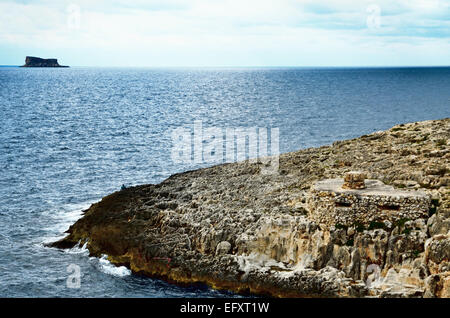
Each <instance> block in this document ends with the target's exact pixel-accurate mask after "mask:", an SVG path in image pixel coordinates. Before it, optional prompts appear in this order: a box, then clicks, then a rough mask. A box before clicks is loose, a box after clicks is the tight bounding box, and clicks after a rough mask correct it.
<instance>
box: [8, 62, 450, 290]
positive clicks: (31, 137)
mask: <svg viewBox="0 0 450 318" xmlns="http://www.w3.org/2000/svg"><path fill="white" fill-rule="evenodd" d="M449 116H450V68H226V69H225V68H203V69H195V68H186V69H181V68H168V69H156V68H76V67H74V68H69V69H30V68H18V67H2V68H0V124H1V125H0V127H1V129H0V171H1V172H0V297H234V296H235V295H233V294H231V293H226V292H218V291H214V290H212V289H210V288H207V287H199V286H196V287H191V288H185V287H179V286H174V285H170V284H168V283H165V282H163V281H160V280H156V279H150V278H145V277H140V276H136V275H133V274H131V273H130V272H129V271H128V270H127V269H126V268H124V267H115V266H113V265H111V264H110V263H109V262H108V261H106V260H105V259H98V258H90V257H89V256H88V253H87V251H86V250H85V249H83V248H74V249H71V250H65V251H63V250H58V249H53V248H48V247H45V246H44V244H45V243H46V242H52V241H54V240H56V239H58V238H61V237H63V236H64V231H66V230H67V229H68V227H69V225H71V224H72V223H73V222H74V221H76V220H77V219H78V218H79V217H80V216H81V211H82V210H83V209H85V208H87V207H89V205H90V204H91V203H93V202H96V201H98V200H99V199H101V198H102V197H103V196H105V195H107V194H109V193H111V192H114V191H117V190H119V189H120V188H121V186H122V185H125V186H131V185H138V184H144V183H158V182H161V181H162V180H164V179H165V178H167V177H168V176H170V175H171V174H173V173H176V172H181V171H185V170H188V169H189V170H190V169H193V168H198V167H204V166H208V165H209V163H205V162H202V163H196V164H188V163H176V162H174V160H172V157H171V149H172V146H173V145H172V140H171V131H173V129H176V128H178V127H188V128H189V127H192V125H193V123H194V121H201V122H202V124H203V127H204V128H206V127H220V128H227V127H231V128H233V127H267V128H279V147H280V152H288V151H294V150H298V149H302V148H307V147H312V146H320V145H325V144H330V143H332V142H333V141H335V140H341V139H348V138H353V137H358V136H360V135H363V134H367V133H371V132H374V131H378V130H384V129H387V128H390V127H391V126H393V125H396V124H399V123H406V122H412V121H421V120H428V119H439V118H443V117H449ZM71 264H75V265H76V266H79V268H80V278H81V280H80V283H81V284H80V286H79V287H80V288H69V287H68V284H67V283H68V279H70V275H71V273H72V272H71V271H70V270H69V269H70V268H71V267H69V265H71ZM72 287H73V286H72Z"/></svg>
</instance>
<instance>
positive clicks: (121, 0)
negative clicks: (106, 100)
mask: <svg viewBox="0 0 450 318" xmlns="http://www.w3.org/2000/svg"><path fill="white" fill-rule="evenodd" d="M26 55H33V56H40V57H47V58H49V57H56V58H58V59H59V60H60V62H61V63H62V64H67V65H72V66H156V67H160V66H397V65H398V66H401V65H450V0H393V1H387V0H386V1H385V0H379V1H365V0H353V1H349V0H323V1H317V0H315V1H314V0H272V1H267V0H208V1H207V0H191V1H182V0H156V1H152V0H147V1H144V0H136V1H133V0H68V1H65V0H62V1H61V0H60V1H50V0H42V1H38V0H20V1H19V0H17V1H12V0H0V65H20V64H23V62H24V58H25V56H26Z"/></svg>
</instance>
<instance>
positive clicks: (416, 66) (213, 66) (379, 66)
mask: <svg viewBox="0 0 450 318" xmlns="http://www.w3.org/2000/svg"><path fill="white" fill-rule="evenodd" d="M21 66H22V65H8V64H4V65H3V64H0V67H21ZM69 67H76V68H78V67H86V68H91V67H92V68H428V67H450V64H449V65H190V66H189V65H188V66H183V65H161V66H156V65H69ZM28 68H51V67H28Z"/></svg>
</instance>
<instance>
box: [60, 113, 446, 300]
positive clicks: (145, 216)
mask: <svg viewBox="0 0 450 318" xmlns="http://www.w3.org/2000/svg"><path fill="white" fill-rule="evenodd" d="M449 137H450V119H449V118H446V119H442V120H434V121H424V122H418V123H409V124H402V125H398V126H395V127H393V128H391V129H389V130H387V131H382V132H375V133H373V134H369V135H364V136H362V137H359V138H356V139H352V140H345V141H337V142H335V143H333V144H332V145H329V146H323V147H320V148H310V149H305V150H300V151H296V152H291V153H286V154H282V155H280V163H279V171H278V173H276V174H273V175H265V174H262V173H260V171H261V167H262V163H255V162H249V161H244V162H238V163H231V164H223V165H218V166H214V167H210V168H205V169H199V170H195V171H188V172H184V173H179V174H175V175H172V176H171V177H169V178H168V179H166V180H165V181H163V182H161V183H160V184H156V185H141V186H136V187H131V188H126V189H123V190H121V191H118V192H115V193H113V194H111V195H109V196H106V197H105V198H103V199H102V200H101V201H100V202H98V203H95V204H93V205H92V206H91V207H90V208H89V209H87V210H86V211H85V212H84V216H83V217H82V218H81V219H79V220H78V221H77V222H76V223H75V224H74V225H72V226H71V227H70V228H69V230H68V236H67V237H66V238H64V239H62V240H60V241H58V242H55V243H53V244H52V246H53V247H58V248H70V247H73V246H75V245H77V244H81V245H83V244H85V243H87V248H88V249H89V251H90V254H91V255H94V256H101V255H103V254H106V255H108V258H109V260H110V261H111V262H113V263H114V264H117V265H126V266H128V267H129V268H131V270H132V271H133V272H135V273H142V274H145V275H148V276H154V277H161V278H164V279H166V280H168V281H171V282H176V283H196V282H201V283H206V284H209V285H210V286H212V287H215V288H219V289H228V290H233V291H236V292H251V293H258V294H268V295H272V296H279V297H450V188H449V184H450V165H449V159H450V146H449V145H448V140H449ZM353 170H360V171H364V177H361V176H362V175H358V174H356V177H355V175H353V176H352V175H351V173H350V174H349V172H350V171H353ZM346 174H348V175H349V177H346V179H345V180H344V179H341V178H342V177H343V176H344V175H346ZM348 178H350V179H351V178H360V179H358V180H356V181H357V184H358V187H355V190H352V189H350V190H348V189H342V184H343V183H342V182H344V181H345V182H347V181H348V180H347V179H348ZM364 178H367V180H368V181H367V182H366V186H367V189H365V190H364V189H362V190H360V189H359V188H361V187H362V186H361V185H363V182H364ZM323 180H325V181H323ZM327 180H328V181H327ZM355 184H356V183H355ZM391 190H392V191H391ZM358 191H365V192H364V193H363V195H360V193H359V192H358ZM349 193H350V194H351V195H348V194H349ZM373 196H375V197H373ZM324 200H325V201H324ZM346 200H347V201H346ZM360 207H362V208H363V210H361V208H360ZM372 209H377V210H376V214H373V213H372ZM327 211H330V213H331V211H332V213H331V214H330V215H329V214H328V213H327ZM361 211H363V212H364V213H365V215H367V216H368V218H365V217H364V215H360V216H358V218H352V215H353V214H354V213H360V212H361ZM361 213H362V212H361ZM402 213H403V214H402ZM371 216H376V217H373V218H372V217H371ZM341 219H342V220H343V221H341Z"/></svg>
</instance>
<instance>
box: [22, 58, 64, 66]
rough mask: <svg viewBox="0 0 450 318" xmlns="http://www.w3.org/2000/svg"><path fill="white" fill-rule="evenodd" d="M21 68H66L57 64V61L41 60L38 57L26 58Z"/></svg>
mask: <svg viewBox="0 0 450 318" xmlns="http://www.w3.org/2000/svg"><path fill="white" fill-rule="evenodd" d="M22 67H68V66H63V65H59V64H58V60H57V59H42V58H40V57H34V56H27V57H26V58H25V65H23V66H22Z"/></svg>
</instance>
